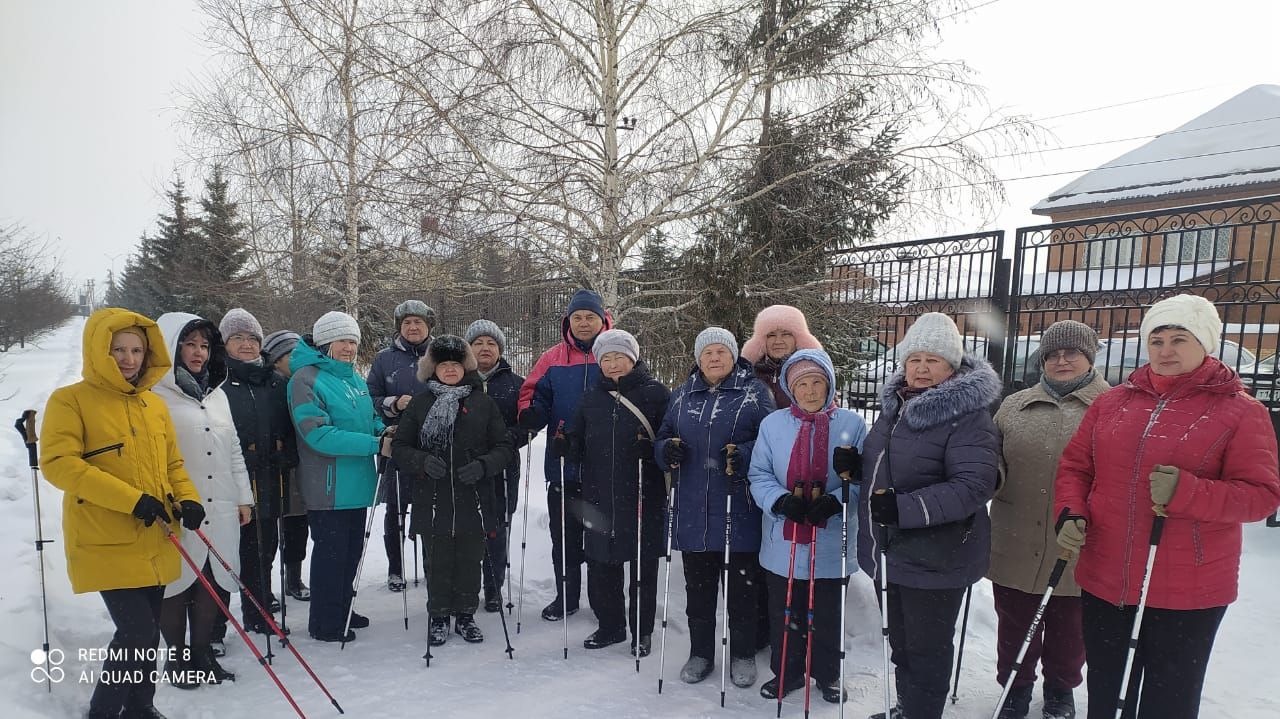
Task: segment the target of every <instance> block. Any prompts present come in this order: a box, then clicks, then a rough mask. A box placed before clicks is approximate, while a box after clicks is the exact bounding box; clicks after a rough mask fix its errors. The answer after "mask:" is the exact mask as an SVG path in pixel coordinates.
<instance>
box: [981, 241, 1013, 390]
mask: <svg viewBox="0 0 1280 719" xmlns="http://www.w3.org/2000/svg"><path fill="white" fill-rule="evenodd" d="M1001 244H1003V243H1001ZM1012 264H1013V260H1006V259H1005V258H1003V257H997V259H996V267H995V273H994V276H993V277H992V279H991V308H992V312H993V314H996V315H998V317H999V319H1000V324H1001V326H1003V327H1004V328H1005V336H1004V337H1000V336H999V335H998V334H996V333H991V339H990V340H988V342H987V361H988V362H990V363H991V367H992V368H993V369H995V371H996V374H998V375H1000V379H1001V380H1002V381H1003V382H1004V385H1005V387H1006V388H1008V387H1009V386H1010V383H1011V381H1012V378H1011V377H1009V376H1008V372H1006V371H1005V365H1006V362H1005V354H1006V352H1005V347H1006V341H1009V344H1010V345H1013V344H1014V343H1013V342H1012V338H1016V337H1017V336H1018V328H1017V316H1016V315H1014V314H1011V313H1010V312H1009V279H1010V277H1011V276H1012V273H1011V272H1010V268H1011V266H1012ZM1009 366H1012V363H1009Z"/></svg>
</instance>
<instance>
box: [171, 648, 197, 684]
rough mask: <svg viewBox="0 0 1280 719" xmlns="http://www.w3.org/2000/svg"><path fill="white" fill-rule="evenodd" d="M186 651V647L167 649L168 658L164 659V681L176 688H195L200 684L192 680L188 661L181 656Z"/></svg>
mask: <svg viewBox="0 0 1280 719" xmlns="http://www.w3.org/2000/svg"><path fill="white" fill-rule="evenodd" d="M186 653H187V649H186V647H171V648H170V649H169V652H168V654H169V658H168V659H165V660H164V681H165V683H166V684H169V685H170V686H172V687H176V688H178V689H195V688H196V687H198V686H200V684H199V683H198V682H196V681H194V679H195V677H194V676H193V674H192V672H191V671H190V670H191V664H190V662H188V661H187V660H186V659H183V658H182V657H183V656H184V655H186Z"/></svg>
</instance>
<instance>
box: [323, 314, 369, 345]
mask: <svg viewBox="0 0 1280 719" xmlns="http://www.w3.org/2000/svg"><path fill="white" fill-rule="evenodd" d="M311 339H312V340H313V341H314V342H315V345H316V347H323V346H325V345H327V344H329V343H330V342H333V341H335V340H354V341H356V342H359V341H360V324H359V323H358V322H356V318H354V317H352V316H351V315H349V314H347V313H346V312H339V311H337V310H334V311H333V312H326V313H324V314H323V315H321V316H320V319H318V320H316V324H315V326H314V327H312V328H311Z"/></svg>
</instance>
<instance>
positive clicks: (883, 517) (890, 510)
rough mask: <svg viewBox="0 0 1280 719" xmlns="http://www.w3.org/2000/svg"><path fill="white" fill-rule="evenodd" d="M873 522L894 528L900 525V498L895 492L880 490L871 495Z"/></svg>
mask: <svg viewBox="0 0 1280 719" xmlns="http://www.w3.org/2000/svg"><path fill="white" fill-rule="evenodd" d="M871 520H872V521H873V522H875V523H876V524H883V525H885V526H886V527H894V526H897V524H898V496H897V495H896V494H894V492H893V490H892V489H890V490H887V491H886V490H883V489H882V490H879V491H877V492H876V493H875V494H873V495H871Z"/></svg>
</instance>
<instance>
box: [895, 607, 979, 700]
mask: <svg viewBox="0 0 1280 719" xmlns="http://www.w3.org/2000/svg"><path fill="white" fill-rule="evenodd" d="M964 591H965V590H964V589H963V588H960V589H914V588H912V587H904V586H902V585H899V584H894V583H893V582H890V583H889V649H890V654H889V658H890V660H891V661H892V662H893V667H894V680H895V685H896V687H897V690H898V701H899V702H900V703H901V705H902V713H903V714H905V715H906V716H909V717H911V719H940V718H941V717H942V708H943V707H944V706H945V705H946V703H947V689H948V684H949V682H950V680H951V661H952V656H953V654H954V653H955V649H954V645H955V634H956V618H957V617H958V616H959V615H960V604H961V602H963V601H964Z"/></svg>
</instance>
